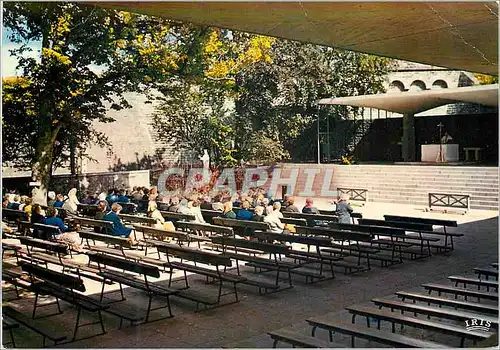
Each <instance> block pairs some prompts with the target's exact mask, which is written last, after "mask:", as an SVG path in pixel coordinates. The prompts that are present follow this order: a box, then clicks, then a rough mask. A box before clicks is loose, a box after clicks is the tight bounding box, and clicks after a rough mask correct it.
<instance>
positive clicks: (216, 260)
mask: <svg viewBox="0 0 500 350" xmlns="http://www.w3.org/2000/svg"><path fill="white" fill-rule="evenodd" d="M156 248H157V249H158V251H159V252H163V253H165V254H167V255H170V256H175V257H177V258H181V259H185V260H188V261H193V262H196V263H201V264H206V265H213V266H227V267H231V266H232V263H231V259H230V258H228V257H225V256H221V255H218V254H213V253H207V252H204V251H201V250H196V249H191V248H182V247H179V246H176V245H172V244H168V243H162V244H158V245H157V246H156Z"/></svg>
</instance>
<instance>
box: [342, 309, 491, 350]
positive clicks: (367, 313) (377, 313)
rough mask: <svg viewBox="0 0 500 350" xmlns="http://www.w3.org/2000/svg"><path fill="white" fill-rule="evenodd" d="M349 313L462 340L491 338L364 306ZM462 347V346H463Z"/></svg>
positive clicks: (462, 329)
mask: <svg viewBox="0 0 500 350" xmlns="http://www.w3.org/2000/svg"><path fill="white" fill-rule="evenodd" d="M346 310H348V311H349V313H351V314H354V315H359V316H364V317H373V318H376V319H378V320H382V321H389V322H392V323H397V324H401V325H404V326H410V327H415V328H421V329H425V330H430V331H435V332H438V333H443V334H450V335H454V336H458V337H460V338H462V339H463V338H467V339H474V340H483V339H487V338H488V337H489V336H490V333H485V332H477V331H467V330H466V329H465V328H464V327H463V326H454V325H451V324H446V323H443V322H439V323H438V322H432V321H428V320H425V319H419V318H415V317H409V316H407V315H402V314H400V313H397V312H390V311H385V310H380V309H377V308H373V307H368V306H363V305H352V306H349V307H346ZM461 345H462V344H461Z"/></svg>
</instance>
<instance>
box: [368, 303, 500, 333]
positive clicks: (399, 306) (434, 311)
mask: <svg viewBox="0 0 500 350" xmlns="http://www.w3.org/2000/svg"><path fill="white" fill-rule="evenodd" d="M371 301H372V303H374V304H375V305H376V306H378V307H380V308H382V307H387V308H390V309H391V311H393V310H401V311H409V312H413V313H415V314H423V315H426V316H427V317H431V316H433V317H438V318H446V319H450V320H455V321H461V322H463V321H466V320H469V319H473V318H481V319H483V320H485V321H489V322H491V325H492V327H493V328H495V329H498V318H497V317H492V316H487V315H479V314H475V313H471V312H465V311H457V310H450V309H444V308H436V307H431V306H423V305H417V304H410V303H405V302H402V301H399V300H390V299H383V298H374V299H372V300H371Z"/></svg>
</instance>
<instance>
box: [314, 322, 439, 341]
mask: <svg viewBox="0 0 500 350" xmlns="http://www.w3.org/2000/svg"><path fill="white" fill-rule="evenodd" d="M306 322H307V323H309V325H311V326H312V335H313V336H314V334H315V331H316V328H322V329H326V330H327V331H328V332H329V333H330V339H332V332H338V333H342V334H346V335H350V336H351V347H352V348H354V347H355V341H354V340H355V338H356V337H359V338H362V339H366V340H369V341H375V342H378V343H382V344H386V345H389V346H391V347H397V348H447V347H448V346H445V345H443V344H438V343H435V342H431V341H426V340H421V339H415V338H410V337H407V336H404V335H400V334H394V333H391V332H386V331H380V330H377V329H373V328H367V327H361V326H358V325H354V324H348V323H341V322H333V321H331V320H328V319H327V318H325V317H315V318H309V319H307V320H306Z"/></svg>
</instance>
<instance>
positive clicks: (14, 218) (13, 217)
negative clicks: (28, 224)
mask: <svg viewBox="0 0 500 350" xmlns="http://www.w3.org/2000/svg"><path fill="white" fill-rule="evenodd" d="M2 220H4V221H6V222H7V223H9V224H17V223H19V222H20V221H29V220H30V217H29V215H28V213H26V212H24V211H21V210H14V209H7V208H2Z"/></svg>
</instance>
